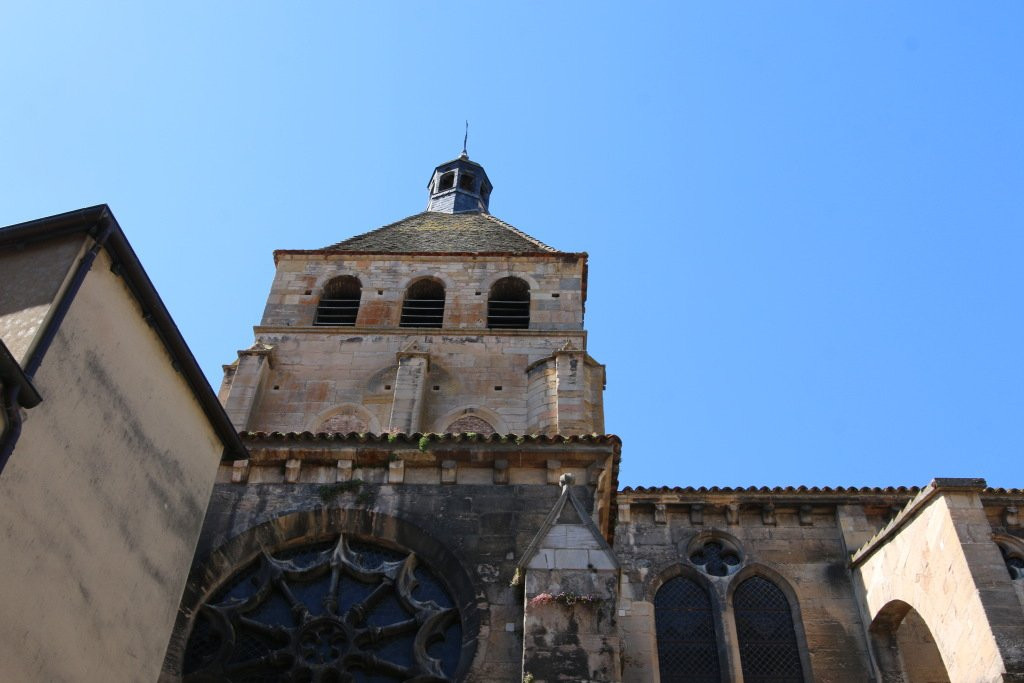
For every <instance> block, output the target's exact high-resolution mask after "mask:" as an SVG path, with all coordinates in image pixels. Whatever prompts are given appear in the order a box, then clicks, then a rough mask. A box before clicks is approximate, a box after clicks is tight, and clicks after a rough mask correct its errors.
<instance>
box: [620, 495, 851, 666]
mask: <svg viewBox="0 0 1024 683" xmlns="http://www.w3.org/2000/svg"><path fill="white" fill-rule="evenodd" d="M836 502H839V501H836ZM618 513H619V515H618V524H617V525H616V529H615V551H616V556H617V557H618V559H619V561H620V562H621V564H622V580H621V586H620V595H619V610H618V627H619V630H620V634H621V638H622V643H623V646H622V647H623V654H622V663H623V680H624V681H635V682H636V683H641V682H643V681H652V680H658V657H657V643H656V638H655V619H654V596H655V594H656V593H657V590H658V588H659V587H660V586H661V585H662V584H663V583H664V582H665V581H667V580H669V579H671V578H673V577H675V576H679V575H683V574H684V573H686V572H690V573H694V572H696V573H698V574H699V575H700V576H701V577H702V582H704V583H706V584H707V585H708V586H710V589H711V591H712V592H713V596H712V598H713V599H712V603H713V605H715V606H716V610H717V611H716V614H715V618H716V625H717V632H718V633H719V634H720V636H721V638H722V641H723V642H722V643H721V646H720V649H719V652H720V664H721V666H722V668H723V671H724V676H725V679H727V680H741V679H742V673H741V668H740V657H739V649H738V643H737V640H736V631H735V627H734V625H733V617H732V607H731V595H732V591H733V589H734V588H735V587H736V585H738V583H739V582H741V581H742V580H744V579H745V578H748V577H749V576H751V575H754V574H758V575H762V576H766V577H767V578H769V579H770V580H772V582H773V583H775V584H776V585H777V586H779V588H780V589H781V590H783V592H784V593H788V594H789V599H790V602H791V603H794V604H791V605H790V607H791V609H792V610H793V615H794V621H795V623H796V629H797V636H798V644H799V645H800V646H801V651H802V655H803V657H804V659H803V661H802V666H803V670H804V675H805V678H806V680H808V681H810V680H814V681H864V680H868V678H869V676H870V656H869V652H868V643H867V639H866V636H865V624H863V623H862V621H861V618H860V611H859V609H858V605H857V599H856V595H855V593H854V587H853V582H852V574H851V572H850V570H849V568H848V552H847V549H846V546H845V544H844V540H843V536H842V533H841V530H840V528H839V525H838V524H837V520H836V514H835V502H829V501H828V499H827V497H804V498H800V497H799V496H796V495H791V496H789V497H788V498H787V497H785V496H778V495H759V494H756V493H737V494H731V495H722V494H695V495H689V496H687V495H682V496H680V495H677V494H671V493H667V494H665V493H659V494H654V495H650V494H642V493H620V494H619V496H618ZM707 540H718V541H721V542H724V543H725V544H726V545H727V546H729V547H735V549H736V550H737V551H738V554H739V556H740V559H741V562H740V563H739V564H738V565H735V566H732V567H730V569H729V573H728V575H726V576H712V575H708V574H706V573H705V572H704V571H703V570H702V568H701V567H700V566H698V565H695V564H694V563H693V562H692V561H691V559H690V557H691V554H692V553H693V551H694V550H695V549H696V548H697V547H698V546H700V545H701V544H702V543H703V542H704V541H707ZM704 579H706V581H704Z"/></svg>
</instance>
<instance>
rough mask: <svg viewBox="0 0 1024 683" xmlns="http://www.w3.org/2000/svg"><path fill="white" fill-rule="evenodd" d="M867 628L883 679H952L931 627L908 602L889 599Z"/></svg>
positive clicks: (912, 682)
mask: <svg viewBox="0 0 1024 683" xmlns="http://www.w3.org/2000/svg"><path fill="white" fill-rule="evenodd" d="M868 632H869V633H870V635H871V648H872V650H873V651H874V654H875V661H876V663H877V664H878V668H879V672H880V673H881V675H882V683H943V682H948V681H949V674H948V673H947V672H946V666H945V664H944V663H943V661H942V653H941V652H940V651H939V647H938V645H937V644H936V643H935V638H934V637H932V632H931V629H929V628H928V624H927V623H925V620H924V618H922V617H921V614H920V613H919V612H918V611H917V610H916V609H914V608H913V607H912V606H911V605H910V604H909V603H906V602H904V601H902V600H892V601H890V602H888V603H886V604H885V606H884V607H882V609H880V610H879V611H878V614H877V615H875V618H874V619H872V620H871V626H870V627H869V629H868Z"/></svg>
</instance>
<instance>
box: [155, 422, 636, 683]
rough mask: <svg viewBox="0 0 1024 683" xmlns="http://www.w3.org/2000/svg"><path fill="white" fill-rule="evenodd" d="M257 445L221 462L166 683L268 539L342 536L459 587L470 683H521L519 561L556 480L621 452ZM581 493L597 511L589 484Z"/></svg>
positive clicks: (588, 476) (594, 468) (269, 544)
mask: <svg viewBox="0 0 1024 683" xmlns="http://www.w3.org/2000/svg"><path fill="white" fill-rule="evenodd" d="M616 443H617V442H616ZM251 445H252V451H251V452H252V456H253V457H252V460H251V461H250V462H248V463H245V464H244V465H238V466H233V465H230V464H225V465H224V466H222V473H221V481H223V482H224V483H221V484H218V485H217V486H216V488H215V490H214V495H213V498H212V500H211V504H210V508H209V511H208V513H207V517H206V521H205V523H204V527H203V533H202V540H201V542H200V546H199V549H198V550H197V554H196V558H195V561H194V570H193V573H192V577H191V579H190V581H189V585H188V588H187V589H186V592H185V598H184V600H183V603H182V610H181V613H180V615H179V620H178V626H177V629H176V634H175V637H174V639H173V640H172V644H171V648H170V650H169V651H168V657H167V662H166V665H165V674H164V680H168V681H171V680H176V679H177V677H178V676H179V675H180V666H181V658H182V656H183V653H184V649H185V647H186V644H187V638H188V633H189V629H190V627H191V623H192V618H193V615H194V612H195V610H196V608H197V606H198V605H199V604H200V603H201V602H202V600H204V599H206V598H207V597H208V596H209V595H211V594H212V593H214V592H215V591H216V589H217V587H218V586H220V585H222V584H223V582H224V581H226V580H227V579H228V578H229V577H230V575H231V574H232V573H234V572H235V571H237V570H238V569H239V568H240V567H241V566H244V565H245V564H247V563H248V562H249V561H251V559H252V557H254V553H256V552H257V551H258V550H259V547H260V544H262V545H263V546H264V547H266V548H267V549H273V548H274V547H275V544H279V545H280V544H285V543H287V544H289V545H293V544H294V543H296V542H301V541H302V540H303V539H308V540H315V539H317V538H319V537H322V536H323V535H325V534H328V533H332V532H339V531H345V532H348V533H352V534H355V535H357V536H361V537H374V538H377V539H379V540H381V541H383V542H389V543H392V544H397V545H399V546H401V547H404V548H407V549H412V550H417V551H418V552H420V553H421V554H422V557H421V560H422V561H424V562H427V563H428V565H429V566H430V567H431V569H432V570H433V571H434V573H435V574H437V575H439V576H442V577H445V579H446V580H447V581H449V582H450V585H449V588H450V589H451V592H452V594H453V595H454V596H455V597H456V600H457V601H458V602H459V604H460V607H461V609H462V611H463V614H462V616H463V624H464V626H465V627H467V628H471V629H477V633H476V635H477V636H478V637H477V641H476V646H475V648H476V649H475V653H473V654H472V660H471V661H470V662H469V664H471V673H470V674H469V676H468V678H467V679H466V680H469V681H519V680H521V678H522V656H523V643H522V638H523V588H522V586H512V585H510V584H511V583H512V579H513V577H514V576H515V568H516V563H517V562H518V561H519V560H520V558H521V557H522V554H523V552H524V551H525V550H526V548H527V546H528V545H529V544H530V543H531V541H532V540H533V538H534V535H535V534H536V533H537V530H538V529H539V528H540V527H541V524H542V523H543V521H544V518H545V516H546V515H547V514H548V512H549V511H550V510H551V508H552V506H553V505H554V503H555V502H556V501H557V500H558V498H559V495H560V493H561V490H560V488H559V486H558V485H557V481H558V478H559V476H560V475H562V474H565V473H572V474H575V475H576V479H577V480H578V481H581V482H587V481H596V480H597V479H598V478H599V476H600V473H601V471H602V470H603V469H604V468H606V467H611V466H613V462H614V457H615V456H614V455H613V446H612V445H603V446H587V445H582V444H577V445H576V447H575V448H571V447H566V446H555V445H550V446H542V445H538V443H537V442H535V443H534V444H533V445H530V444H524V445H522V446H521V447H517V446H516V444H514V443H512V444H507V445H502V444H484V443H480V444H477V445H474V444H473V443H468V442H459V443H450V442H445V443H433V442H432V443H430V444H428V445H426V446H425V448H424V450H420V449H418V448H416V447H412V448H410V447H409V444H408V443H405V442H394V443H391V442H388V441H386V440H383V441H377V442H373V443H366V444H362V445H360V444H358V443H356V442H355V440H348V439H342V440H330V439H326V440H324V439H321V440H309V439H306V440H301V441H299V442H296V443H290V444H285V443H282V444H281V445H279V446H275V445H273V442H271V441H259V440H257V441H252V442H251ZM516 450H518V451H519V455H518V456H516V454H515V452H516ZM553 463H554V465H553ZM612 480H613V478H608V479H607V481H612ZM258 482H262V483H258ZM272 482H273V483H272ZM315 482H318V483H315ZM339 483H343V484H344V485H341V486H338V485H337V484H339ZM574 490H575V491H576V493H577V495H578V496H579V497H580V499H581V501H583V502H584V503H585V505H586V506H587V507H588V509H589V508H592V506H593V504H594V497H595V488H594V486H593V485H589V486H588V485H581V486H578V487H576V488H575V489H574ZM611 493H612V492H611V491H603V492H601V493H598V494H597V495H600V496H603V497H604V498H608V497H609V496H610V495H611ZM606 504H607V503H606ZM253 534H256V536H253ZM250 537H252V538H257V537H258V539H260V540H259V543H256V541H254V540H252V538H250ZM246 539H249V540H246ZM246 553H248V554H246ZM465 586H469V587H470V588H469V591H468V593H469V594H468V595H467V594H466V589H465Z"/></svg>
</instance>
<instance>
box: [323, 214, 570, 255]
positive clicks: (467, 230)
mask: <svg viewBox="0 0 1024 683" xmlns="http://www.w3.org/2000/svg"><path fill="white" fill-rule="evenodd" d="M324 249H325V250H329V251H330V250H337V251H362V252H368V253H386V254H391V253H440V254H451V253H467V252H484V253H495V252H497V253H510V254H531V253H533V254H537V253H542V254H557V253H560V252H559V251H558V250H557V249H554V248H553V247H549V246H548V245H546V244H544V243H543V242H541V241H540V240H537V239H534V238H533V237H530V236H529V235H527V234H526V233H525V232H523V231H521V230H518V229H517V228H514V227H513V226H511V225H509V224H508V223H506V222H505V221H502V220H499V219H497V218H495V217H494V216H492V215H490V214H488V213H482V212H473V213H440V212H436V211H424V212H423V213H418V214H416V215H415V216H409V217H408V218H403V219H402V220H400V221H397V222H395V223H391V224H390V225H385V226H384V227H382V228H377V229H376V230H371V231H370V232H366V233H363V234H362V235H356V236H355V237H350V238H348V239H347V240H342V241H341V242H338V243H336V244H331V245H328V246H327V247H324Z"/></svg>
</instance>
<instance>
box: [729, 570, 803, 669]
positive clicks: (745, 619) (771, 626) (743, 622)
mask: <svg viewBox="0 0 1024 683" xmlns="http://www.w3.org/2000/svg"><path fill="white" fill-rule="evenodd" d="M732 604H733V614H734V615H735V619H736V634H737V636H738V637H739V646H740V662H741V664H742V666H743V680H744V681H746V682H747V683H767V682H769V681H771V682H772V683H777V682H786V683H789V682H792V683H802V681H803V680H804V677H803V669H802V668H801V665H800V650H799V647H798V646H797V639H796V629H795V627H794V625H793V612H792V610H791V608H790V604H789V600H787V599H786V595H785V593H783V592H782V590H781V589H780V588H779V587H778V586H776V585H775V584H774V583H772V582H771V581H769V580H768V579H766V578H764V577H763V576H752V577H750V578H749V579H746V580H745V581H743V583H741V584H740V585H739V586H737V587H736V592H735V593H733V598H732Z"/></svg>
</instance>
